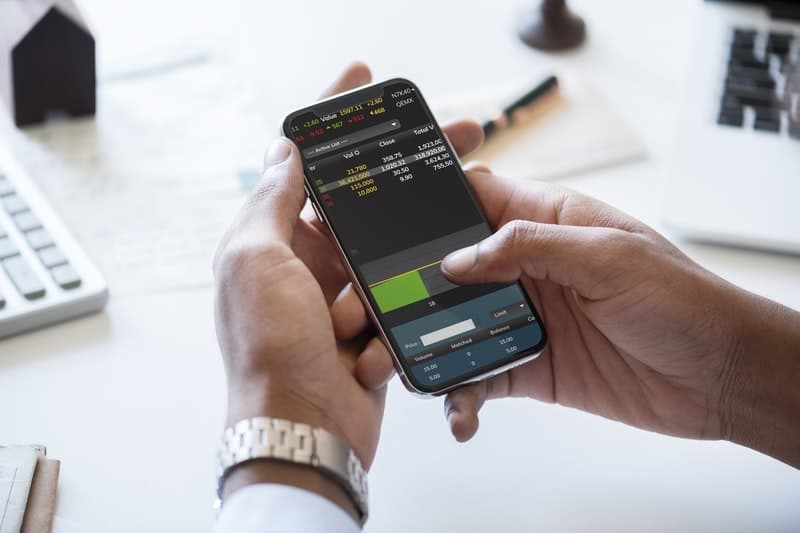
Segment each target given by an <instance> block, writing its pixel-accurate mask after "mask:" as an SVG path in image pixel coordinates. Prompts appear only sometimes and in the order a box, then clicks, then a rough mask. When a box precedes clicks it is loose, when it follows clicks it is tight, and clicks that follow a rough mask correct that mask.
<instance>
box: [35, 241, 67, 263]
mask: <svg viewBox="0 0 800 533" xmlns="http://www.w3.org/2000/svg"><path fill="white" fill-rule="evenodd" d="M39 259H40V260H41V261H42V264H43V265H44V266H46V267H47V268H53V267H55V266H58V265H63V264H64V263H66V262H67V258H66V256H65V255H64V252H62V251H61V250H60V249H59V248H58V247H57V246H49V247H47V248H42V249H41V250H39Z"/></svg>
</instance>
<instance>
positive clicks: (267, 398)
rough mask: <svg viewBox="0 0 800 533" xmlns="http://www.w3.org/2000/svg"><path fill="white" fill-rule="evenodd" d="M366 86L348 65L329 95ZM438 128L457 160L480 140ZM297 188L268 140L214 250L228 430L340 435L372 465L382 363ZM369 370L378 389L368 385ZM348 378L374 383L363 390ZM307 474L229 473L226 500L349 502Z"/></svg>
mask: <svg viewBox="0 0 800 533" xmlns="http://www.w3.org/2000/svg"><path fill="white" fill-rule="evenodd" d="M370 78H371V76H370V72H369V70H368V69H367V67H366V66H364V65H363V64H355V65H353V66H352V67H350V68H349V69H348V70H347V71H346V72H345V73H344V74H343V75H342V76H341V77H340V79H339V80H338V81H337V82H336V83H334V84H333V86H332V87H331V88H330V89H329V90H328V91H326V95H329V94H335V93H337V92H341V91H344V90H347V89H351V88H354V87H357V86H359V85H363V84H366V83H369V81H370ZM445 132H446V134H447V135H448V137H449V139H450V141H451V142H452V143H453V145H454V147H455V148H456V150H457V151H459V152H460V153H464V152H466V151H469V150H472V149H474V148H475V147H477V146H478V145H479V144H480V143H481V142H482V140H483V134H482V131H481V130H480V127H479V126H477V125H476V124H474V123H470V122H459V123H455V124H452V125H450V126H449V127H447V128H445ZM303 180H304V178H303V168H302V164H301V161H300V155H299V153H298V151H297V148H296V147H295V146H294V145H293V144H292V143H291V142H290V141H288V140H287V139H279V140H277V141H275V142H274V143H273V144H272V146H271V147H270V148H269V150H268V152H267V155H266V160H265V170H264V175H263V178H262V180H261V183H260V184H259V186H258V188H257V190H256V191H255V192H254V193H253V195H252V196H251V197H250V199H249V200H248V201H247V203H246V205H245V206H244V207H243V208H242V210H241V212H240V213H239V215H238V217H237V219H236V220H235V222H234V223H233V226H232V227H231V229H230V230H229V231H228V232H227V234H226V235H225V236H224V238H223V240H222V242H221V244H220V246H219V249H218V251H217V255H216V258H215V261H214V271H215V279H216V301H215V314H216V326H217V337H218V340H219V344H220V348H221V351H222V356H223V359H224V362H225V370H226V375H227V381H228V423H229V424H232V423H235V422H237V421H239V420H241V419H244V418H249V417H252V416H274V417H280V418H285V419H289V420H292V421H294V422H303V423H307V424H310V425H312V426H317V427H322V428H325V429H327V430H329V431H331V432H333V433H335V434H337V435H339V436H340V437H342V438H343V439H345V440H346V441H347V442H348V443H349V444H350V445H351V446H352V448H353V449H354V450H355V452H356V454H357V456H358V457H359V459H360V460H361V462H362V464H363V465H364V467H365V468H369V466H370V465H371V463H372V461H373V458H374V456H375V450H376V447H377V444H378V436H379V430H380V423H381V419H382V416H383V405H384V399H385V394H386V388H385V383H386V381H387V380H388V379H389V376H390V375H391V368H392V367H391V361H390V360H389V358H388V353H387V352H386V349H385V348H384V346H383V344H382V343H381V342H380V341H379V340H378V339H377V338H375V337H374V336H373V334H372V333H371V332H370V330H369V328H368V327H367V323H366V320H363V321H353V320H351V318H350V317H352V316H353V315H356V316H359V317H360V316H362V315H363V313H364V310H363V306H362V304H361V302H360V301H359V300H358V298H357V297H356V298H353V296H354V295H355V294H354V293H353V292H352V289H351V287H350V285H349V284H348V278H347V275H346V273H345V269H344V267H343V265H342V263H341V261H340V258H339V255H338V253H337V250H336V248H335V246H334V245H333V242H332V239H331V238H330V235H329V233H328V231H327V229H326V228H325V227H324V226H323V225H322V224H321V223H320V222H319V221H318V220H316V219H315V218H314V215H313V213H311V212H310V210H308V212H309V216H305V217H303V216H300V213H301V209H302V208H303V206H304V205H305V203H306V197H305V193H304V188H303ZM340 293H342V295H341V296H340ZM334 324H335V325H336V327H334ZM375 361H378V365H377V366H376V365H374V364H372V363H373V362H375ZM385 363H388V367H385V366H383V365H384V364H385ZM376 368H377V369H378V371H379V373H380V376H381V380H382V382H381V383H375V382H374V380H372V381H370V378H371V377H374V376H375V375H376V374H375V369H376ZM356 375H358V376H359V377H360V378H361V379H363V380H365V381H367V382H369V383H370V384H371V386H370V387H364V386H362V385H361V384H360V382H359V380H357V379H356V377H355V376H356ZM313 474H314V471H312V470H311V469H305V471H303V470H300V469H298V468H297V467H293V466H291V465H285V464H284V465H280V464H270V463H268V462H260V463H252V464H250V465H247V466H246V467H240V468H236V469H234V471H233V472H232V474H231V476H230V477H229V478H228V480H227V482H226V492H228V493H229V492H231V491H232V490H235V489H236V488H237V487H239V486H242V485H245V484H248V483H253V482H258V481H279V482H285V483H289V484H295V485H300V486H302V487H305V488H309V489H311V490H316V491H318V492H321V493H323V494H324V495H326V496H328V497H330V498H331V499H334V500H335V501H337V503H340V504H341V505H343V506H345V507H346V506H347V504H346V503H342V502H343V499H342V498H341V497H337V495H336V494H332V493H331V492H330V490H329V489H330V487H327V488H326V487H325V486H324V483H325V482H324V481H323V480H321V479H317V478H316V477H314V476H313ZM309 476H311V479H309ZM338 496H342V495H341V494H340V495H338ZM350 511H351V512H352V509H350Z"/></svg>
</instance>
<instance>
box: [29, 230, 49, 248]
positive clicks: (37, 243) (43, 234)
mask: <svg viewBox="0 0 800 533" xmlns="http://www.w3.org/2000/svg"><path fill="white" fill-rule="evenodd" d="M25 238H26V239H28V244H30V245H31V248H33V249H34V250H40V249H42V248H46V247H47V246H51V245H52V244H53V238H52V237H51V236H50V234H49V233H47V230H45V229H43V228H39V229H35V230H32V231H29V232H27V233H25Z"/></svg>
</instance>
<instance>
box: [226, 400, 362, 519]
mask: <svg viewBox="0 0 800 533" xmlns="http://www.w3.org/2000/svg"><path fill="white" fill-rule="evenodd" d="M259 459H274V460H279V461H286V462H289V463H297V464H303V465H308V466H311V467H314V468H319V469H320V471H322V472H323V473H324V474H325V475H327V476H328V477H329V478H331V479H332V480H333V481H335V482H337V483H338V484H339V485H341V487H342V488H343V489H344V491H345V492H346V493H347V494H348V495H349V496H350V497H351V498H352V499H353V503H354V504H355V506H356V509H357V510H358V513H359V515H360V518H361V524H362V525H363V524H364V522H366V520H367V511H368V508H367V497H368V489H367V476H366V473H365V472H364V468H363V467H362V466H361V461H359V460H358V457H356V454H355V453H354V452H353V450H352V449H351V448H350V447H349V446H348V445H347V444H346V443H345V442H344V441H343V440H342V439H340V438H339V437H337V436H336V435H334V434H333V433H331V432H329V431H326V430H324V429H321V428H312V427H311V426H309V425H308V424H298V423H294V422H291V421H289V420H283V419H280V418H272V417H268V416H258V417H254V418H247V419H245V420H242V421H240V422H237V423H236V424H234V425H233V426H231V427H228V428H227V429H226V430H225V433H224V434H223V436H222V441H221V442H220V446H219V450H218V452H217V461H218V472H217V474H218V478H217V479H218V481H217V501H216V502H215V507H217V508H219V507H221V505H222V489H223V486H224V484H225V478H226V477H227V475H228V473H229V472H230V471H231V470H232V469H233V468H234V467H236V466H238V465H240V464H242V463H245V462H248V461H254V460H259Z"/></svg>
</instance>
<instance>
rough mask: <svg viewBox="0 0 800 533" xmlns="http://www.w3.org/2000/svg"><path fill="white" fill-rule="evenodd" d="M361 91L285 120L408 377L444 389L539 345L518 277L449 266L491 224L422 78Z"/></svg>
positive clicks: (420, 384) (539, 332)
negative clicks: (503, 278)
mask: <svg viewBox="0 0 800 533" xmlns="http://www.w3.org/2000/svg"><path fill="white" fill-rule="evenodd" d="M357 94H359V95H360V94H361V93H357ZM364 94H365V96H364V98H363V99H359V100H358V102H357V103H353V104H351V105H347V106H346V107H343V108H341V107H338V106H336V104H335V103H334V104H333V106H334V107H333V108H331V107H330V106H329V107H327V108H320V107H316V108H315V107H311V108H309V109H310V110H306V111H304V112H301V113H300V114H295V115H292V116H291V117H290V118H289V119H288V121H287V123H286V125H285V128H286V134H287V135H289V136H291V138H293V139H294V141H295V143H296V144H297V145H298V147H299V148H300V151H301V153H302V155H303V162H304V165H305V171H306V176H307V177H308V178H309V180H310V182H311V189H312V194H314V195H315V196H316V200H317V204H318V205H319V206H321V208H322V209H323V210H324V212H325V216H326V217H327V219H328V221H329V222H330V224H331V226H332V228H333V230H334V232H335V233H336V235H337V237H338V239H339V242H340V243H341V245H342V247H343V249H344V251H345V253H346V254H347V255H348V257H349V259H350V263H351V264H352V265H353V267H354V269H355V270H356V273H357V275H358V276H359V277H360V280H361V284H362V287H364V289H365V291H366V292H367V294H368V297H369V298H371V300H372V302H373V304H374V306H373V307H374V308H375V309H376V311H377V314H378V318H379V320H380V321H381V323H382V325H383V328H384V331H385V332H386V333H387V335H388V336H389V338H390V339H389V340H390V342H392V344H393V345H394V349H395V352H396V353H397V354H398V355H399V356H400V357H401V358H402V359H403V361H404V363H405V364H404V366H405V367H406V374H407V375H408V377H409V379H410V380H411V381H412V383H413V384H414V385H415V386H416V387H417V388H419V389H421V390H423V391H424V390H428V391H430V390H437V389H439V388H442V387H445V386H447V385H448V384H451V383H455V382H458V381H462V380H463V379H465V378H466V377H469V376H472V375H478V374H481V373H483V372H486V371H487V370H490V369H492V368H495V367H498V366H501V365H503V364H506V363H507V362H509V361H511V360H514V359H516V358H519V357H520V356H522V355H523V354H526V353H530V352H531V351H532V350H533V349H538V348H540V345H541V344H542V341H543V332H542V329H541V327H540V325H539V323H538V321H537V318H536V314H535V311H534V310H532V309H531V308H530V303H529V300H528V298H527V297H526V295H525V294H524V293H523V292H522V290H521V288H520V286H519V285H518V284H516V283H513V284H510V285H474V286H457V285H454V284H452V283H450V282H449V281H448V280H447V279H446V278H445V277H444V276H443V275H442V272H441V266H440V264H441V262H442V260H443V258H444V257H445V256H446V255H447V254H448V253H450V252H452V251H454V250H457V249H459V248H462V247H465V246H469V245H471V244H474V243H476V242H478V241H480V240H481V239H483V238H485V237H487V236H489V234H490V229H489V227H488V225H487V224H486V222H485V221H484V219H483V216H482V215H481V213H480V211H479V209H478V207H477V206H476V205H475V202H474V200H473V199H472V197H471V195H470V193H469V191H468V190H467V188H466V187H465V185H464V181H463V180H464V178H463V174H462V172H461V170H460V168H459V167H458V162H457V161H456V159H455V155H454V154H453V153H452V151H451V149H450V147H449V145H448V143H447V142H446V141H445V139H444V138H443V137H442V135H441V133H440V131H439V129H438V127H437V126H436V125H435V124H434V123H433V120H432V118H431V116H430V114H429V111H428V110H427V106H426V105H425V104H424V103H423V102H422V100H421V96H420V95H419V94H418V93H417V90H416V88H415V87H414V86H413V85H411V84H410V83H408V82H405V81H402V80H396V81H391V82H387V83H386V84H383V85H381V86H377V87H372V88H371V89H365V92H364Z"/></svg>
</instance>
